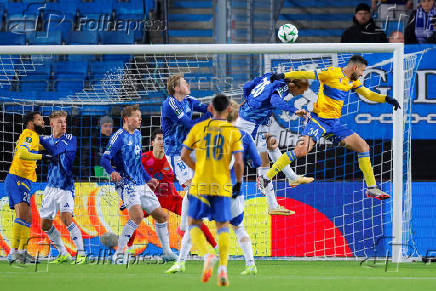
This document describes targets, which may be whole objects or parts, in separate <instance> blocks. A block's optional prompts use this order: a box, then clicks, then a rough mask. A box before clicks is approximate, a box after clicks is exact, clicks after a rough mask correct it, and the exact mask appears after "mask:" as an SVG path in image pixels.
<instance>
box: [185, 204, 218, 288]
mask: <svg viewBox="0 0 436 291" xmlns="http://www.w3.org/2000/svg"><path fill="white" fill-rule="evenodd" d="M188 199H189V209H188V216H189V233H190V236H191V239H192V244H193V245H194V246H195V248H196V249H197V250H198V251H199V255H200V256H204V266H203V276H202V281H203V282H207V281H209V279H210V277H211V276H212V273H213V267H214V265H215V262H216V255H215V251H214V250H213V249H212V248H211V247H210V246H209V244H208V243H207V241H206V237H205V236H204V234H203V232H202V231H201V229H200V226H201V224H202V223H203V220H202V219H203V218H204V217H210V214H211V204H210V197H204V196H201V197H196V196H193V195H189V197H188Z"/></svg>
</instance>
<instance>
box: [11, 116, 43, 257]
mask: <svg viewBox="0 0 436 291" xmlns="http://www.w3.org/2000/svg"><path fill="white" fill-rule="evenodd" d="M23 124H24V127H25V129H24V130H23V132H22V133H21V134H20V137H19V138H18V141H17V144H16V146H15V153H14V157H13V160H12V164H11V167H10V168H9V173H8V175H7V176H6V179H5V189H6V192H7V193H8V196H9V208H11V209H15V214H16V218H15V220H14V223H13V225H12V241H11V250H10V253H9V255H8V261H9V263H13V262H14V261H17V262H21V263H22V262H30V263H34V262H35V258H34V257H32V256H31V255H29V254H28V253H27V251H26V249H27V242H28V240H29V237H30V226H31V224H32V212H31V208H30V197H31V195H32V192H31V184H32V182H36V161H37V160H40V159H41V158H42V154H38V153H37V152H38V151H39V150H41V149H43V148H42V146H41V145H40V143H39V134H42V132H43V129H44V119H43V118H42V116H41V114H39V112H29V113H27V114H26V115H25V116H24V119H23Z"/></svg>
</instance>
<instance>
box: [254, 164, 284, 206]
mask: <svg viewBox="0 0 436 291" xmlns="http://www.w3.org/2000/svg"><path fill="white" fill-rule="evenodd" d="M268 170H269V168H267V167H259V168H257V174H258V175H259V176H262V177H264V178H268V177H267V175H266V172H267V171H268ZM266 199H267V202H268V208H269V209H276V208H278V207H279V203H278V202H277V199H276V194H275V192H274V187H273V185H272V183H269V184H268V186H267V188H266Z"/></svg>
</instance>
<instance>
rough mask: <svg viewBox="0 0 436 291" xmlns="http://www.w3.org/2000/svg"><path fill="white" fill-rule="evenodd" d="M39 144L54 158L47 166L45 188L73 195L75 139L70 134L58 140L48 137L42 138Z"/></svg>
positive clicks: (51, 136)
mask: <svg viewBox="0 0 436 291" xmlns="http://www.w3.org/2000/svg"><path fill="white" fill-rule="evenodd" d="M40 143H41V145H42V146H43V147H44V148H45V149H46V150H47V151H48V152H49V153H50V154H51V155H53V157H54V158H53V159H51V161H50V163H49V166H48V177H47V179H48V183H47V186H49V187H53V188H60V189H62V190H67V191H72V192H73V193H74V191H73V189H74V179H73V163H74V158H75V157H76V150H77V138H76V137H75V136H73V135H71V134H64V135H62V136H61V137H59V138H54V137H53V135H50V136H44V137H42V138H41V139H40Z"/></svg>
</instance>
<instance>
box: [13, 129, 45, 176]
mask: <svg viewBox="0 0 436 291" xmlns="http://www.w3.org/2000/svg"><path fill="white" fill-rule="evenodd" d="M20 147H25V148H27V150H28V151H29V152H32V153H36V152H37V151H38V150H39V135H38V134H37V133H36V132H34V131H33V130H30V129H27V128H26V129H25V130H23V132H22V133H21V134H20V137H19V138H18V141H17V145H16V146H15V151H14V158H13V160H12V164H11V167H10V168H9V173H10V174H14V175H17V176H20V177H22V178H25V179H29V180H30V181H32V182H36V160H35V161H26V160H22V159H20V158H18V157H17V151H18V149H19V148H20Z"/></svg>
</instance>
